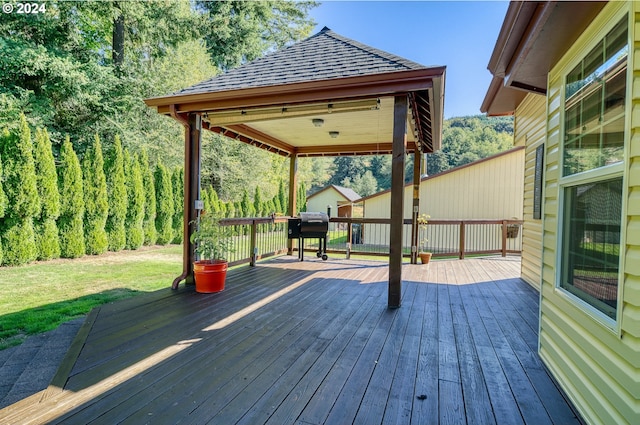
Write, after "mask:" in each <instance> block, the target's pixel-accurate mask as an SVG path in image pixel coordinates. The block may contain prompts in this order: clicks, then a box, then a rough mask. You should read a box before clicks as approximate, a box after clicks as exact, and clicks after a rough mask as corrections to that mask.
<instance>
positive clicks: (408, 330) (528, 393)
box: [0, 257, 578, 424]
mask: <svg viewBox="0 0 640 425" xmlns="http://www.w3.org/2000/svg"><path fill="white" fill-rule="evenodd" d="M519 269H520V261H519V258H506V259H503V258H484V259H468V260H464V261H459V260H446V261H435V262H432V263H431V264H430V265H429V266H415V265H405V266H404V268H403V299H402V307H401V308H399V309H396V310H389V309H387V264H386V263H379V262H366V261H357V260H329V261H328V262H321V261H319V260H318V261H316V260H312V261H305V262H303V263H299V262H297V261H295V259H293V258H291V257H280V258H277V259H274V260H271V261H269V262H265V263H261V264H259V266H258V267H255V268H250V267H243V268H240V269H237V270H234V271H232V272H230V275H229V276H228V279H227V289H226V290H225V291H224V292H222V293H219V294H210V295H204V294H197V293H195V292H194V291H193V290H192V289H191V288H182V289H180V290H179V291H170V290H164V291H159V292H156V293H153V294H150V295H148V296H139V297H136V298H133V299H129V300H125V301H122V302H118V303H114V304H111V305H106V306H103V307H101V308H99V309H95V310H94V311H93V312H92V314H91V315H90V316H89V317H88V319H87V322H86V323H85V325H84V327H83V330H81V332H80V334H79V336H78V338H77V339H76V342H75V343H74V346H73V347H72V348H71V350H70V352H69V355H68V356H67V359H66V361H65V362H64V363H63V365H62V366H61V368H60V370H59V373H58V375H57V376H56V378H55V379H54V382H53V383H52V385H51V386H50V387H49V388H48V389H47V390H45V391H44V392H42V393H39V394H36V395H35V396H32V397H30V398H28V399H24V400H22V401H20V402H19V403H16V404H14V405H12V406H9V407H7V408H5V409H4V410H1V411H0V422H2V423H82V424H87V423H120V422H124V423H132V424H140V423H153V424H165V423H166V424H175V423H190V424H204V423H221V424H231V423H246V424H262V423H269V424H271V423H273V424H294V423H295V424H323V423H327V424H348V423H362V424H376V423H382V424H385V423H389V424H409V423H415V424H438V423H439V424H446V423H452V424H465V423H467V424H474V423H480V424H491V423H496V424H554V423H557V424H577V423H578V420H577V419H576V417H575V416H574V414H573V412H572V410H571V408H570V407H569V406H568V405H567V403H566V402H565V401H564V398H563V397H562V395H561V394H560V393H559V392H558V390H557V388H556V387H555V386H554V384H553V382H552V381H551V379H550V378H549V376H548V375H547V373H546V371H545V369H544V367H543V365H542V363H541V361H540V359H539V357H538V355H537V354H536V353H537V330H538V294H537V293H536V292H535V291H534V290H533V289H531V288H530V287H529V286H528V285H527V284H525V283H524V282H523V281H521V280H520V279H519V278H518V277H517V276H518V275H519Z"/></svg>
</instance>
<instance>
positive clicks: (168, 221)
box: [154, 162, 174, 245]
mask: <svg viewBox="0 0 640 425" xmlns="http://www.w3.org/2000/svg"><path fill="white" fill-rule="evenodd" d="M154 177H155V184H156V230H157V232H158V240H157V243H158V244H160V245H166V244H168V243H169V242H171V240H172V239H173V209H174V206H173V188H172V186H171V176H170V175H169V172H168V171H167V167H165V166H164V164H162V163H161V162H159V163H158V164H157V165H156V170H155V173H154Z"/></svg>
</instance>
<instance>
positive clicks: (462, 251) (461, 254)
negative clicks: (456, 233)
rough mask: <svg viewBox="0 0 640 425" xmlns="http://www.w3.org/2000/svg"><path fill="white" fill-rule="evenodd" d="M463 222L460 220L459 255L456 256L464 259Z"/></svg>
mask: <svg viewBox="0 0 640 425" xmlns="http://www.w3.org/2000/svg"><path fill="white" fill-rule="evenodd" d="M465 229H466V226H465V223H464V221H461V222H460V255H459V256H458V258H460V259H461V260H464V244H465V234H464V232H465Z"/></svg>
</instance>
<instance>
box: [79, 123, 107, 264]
mask: <svg viewBox="0 0 640 425" xmlns="http://www.w3.org/2000/svg"><path fill="white" fill-rule="evenodd" d="M82 175H83V180H84V208H85V210H84V239H85V249H86V253H87V254H91V255H97V254H102V253H103V252H105V251H106V250H107V247H108V245H109V242H108V240H107V232H106V230H105V226H106V224H107V216H108V214H109V201H108V198H107V178H106V176H105V174H104V158H103V156H102V145H101V143H100V137H99V136H98V135H97V134H96V135H95V137H94V139H93V145H92V146H91V148H90V149H89V150H88V151H87V152H86V154H85V156H84V159H83V161H82Z"/></svg>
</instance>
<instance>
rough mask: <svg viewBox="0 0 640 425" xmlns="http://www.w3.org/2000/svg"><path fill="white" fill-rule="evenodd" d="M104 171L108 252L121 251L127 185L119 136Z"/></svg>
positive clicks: (124, 233) (124, 234) (108, 156)
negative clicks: (106, 197) (107, 203)
mask: <svg viewBox="0 0 640 425" xmlns="http://www.w3.org/2000/svg"><path fill="white" fill-rule="evenodd" d="M104 170H105V174H106V177H107V196H108V200H109V214H108V216H107V223H106V225H105V230H106V231H107V240H108V242H109V244H108V248H109V250H110V251H121V250H122V249H124V247H125V246H126V245H127V234H126V230H125V220H126V218H127V203H128V202H127V201H128V199H127V185H126V182H125V174H124V154H123V152H122V143H120V136H116V137H115V140H114V143H113V147H112V148H111V149H110V150H109V153H108V155H107V159H106V162H105V164H104Z"/></svg>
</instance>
